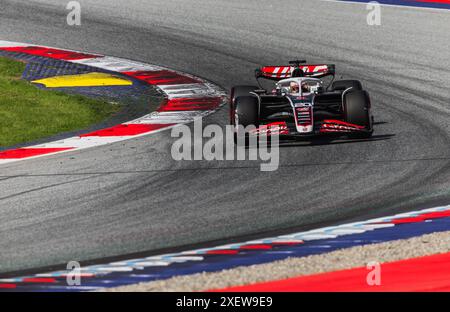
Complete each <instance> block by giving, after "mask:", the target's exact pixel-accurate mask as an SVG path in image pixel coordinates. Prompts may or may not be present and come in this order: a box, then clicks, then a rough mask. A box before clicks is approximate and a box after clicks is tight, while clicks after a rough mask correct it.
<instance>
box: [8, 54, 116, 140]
mask: <svg viewBox="0 0 450 312" xmlns="http://www.w3.org/2000/svg"><path fill="white" fill-rule="evenodd" d="M24 70H25V64H24V63H22V62H18V61H14V60H11V59H7V58H3V57H0V147H6V146H12V145H16V144H20V143H24V142H28V141H33V140H37V139H40V138H45V137H48V136H51V135H55V134H58V133H62V132H66V131H73V130H80V129H83V128H87V127H89V126H90V125H93V124H96V123H99V122H101V121H103V120H105V119H106V118H107V117H109V116H111V114H113V113H115V112H117V111H118V110H119V105H117V104H111V103H108V102H106V101H102V100H98V99H91V98H87V97H84V96H81V95H71V94H65V93H62V92H58V91H49V90H42V89H38V88H37V87H35V86H34V85H32V84H31V83H29V82H27V81H24V80H21V79H20V77H21V75H22V73H23V71H24Z"/></svg>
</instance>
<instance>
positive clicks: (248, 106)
mask: <svg viewBox="0 0 450 312" xmlns="http://www.w3.org/2000/svg"><path fill="white" fill-rule="evenodd" d="M234 104H235V105H234V106H235V109H234V121H235V123H234V125H235V132H234V142H235V144H238V143H239V140H238V136H239V137H244V141H245V145H248V144H249V135H256V134H249V133H247V132H246V131H245V129H243V128H245V127H247V126H250V125H253V126H255V128H257V127H258V126H259V102H258V98H257V97H256V96H252V95H246V96H239V97H236V99H235V102H234ZM239 126H241V127H239Z"/></svg>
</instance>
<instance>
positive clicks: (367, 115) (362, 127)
mask: <svg viewBox="0 0 450 312" xmlns="http://www.w3.org/2000/svg"><path fill="white" fill-rule="evenodd" d="M305 63H306V62H305V61H303V60H296V61H291V62H289V64H290V65H288V66H265V67H262V68H258V69H257V70H256V79H257V82H258V86H236V87H233V88H232V90H231V98H230V121H231V124H232V125H234V126H235V127H234V129H235V134H240V133H239V131H244V132H245V135H249V134H252V133H253V134H257V135H263V134H266V135H270V134H273V133H275V132H277V133H278V134H280V135H283V136H293V137H305V136H315V135H319V134H336V135H345V136H347V137H351V138H368V137H370V136H371V135H372V133H373V117H372V114H371V103H370V97H369V94H368V92H367V91H365V90H363V88H362V85H361V82H359V81H358V80H339V81H335V80H334V77H335V65H326V64H321V65H305ZM325 77H327V78H325ZM260 78H264V79H269V80H273V81H275V88H274V89H273V90H271V91H268V90H266V89H264V88H263V87H262V86H261V82H260V81H259V79H260ZM329 78H331V79H329ZM325 79H329V80H330V81H329V82H328V83H327V86H325V82H324V80H325ZM249 125H254V126H255V127H256V128H255V127H249V128H253V129H251V130H248V128H246V127H248V126H249ZM240 126H242V127H240ZM244 128H246V129H244ZM235 137H236V136H235Z"/></svg>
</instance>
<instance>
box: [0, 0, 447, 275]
mask: <svg viewBox="0 0 450 312" xmlns="http://www.w3.org/2000/svg"><path fill="white" fill-rule="evenodd" d="M63 2H64V1H63ZM80 2H81V5H82V13H83V15H82V26H80V27H70V26H67V24H66V15H67V13H68V11H67V10H66V9H65V3H62V2H61V1H59V0H38V1H33V0H32V1H30V0H1V2H0V38H1V39H2V40H10V41H19V42H29V43H34V44H42V45H49V46H55V47H60V48H67V49H76V50H83V51H89V52H97V53H101V54H105V55H113V56H119V57H124V58H130V59H136V60H140V61H144V62H148V63H153V64H160V65H163V66H167V67H171V68H174V69H178V70H182V71H185V72H189V73H192V74H194V75H198V76H201V77H205V78H206V79H209V80H211V81H213V82H216V83H218V84H219V85H221V86H223V87H224V88H226V89H229V88H230V87H231V86H232V85H236V84H248V83H252V82H253V70H254V69H255V68H256V67H257V66H259V65H264V64H267V65H268V64H283V63H285V62H286V61H288V60H290V59H292V58H297V57H304V58H306V59H308V61H310V62H319V63H322V62H325V63H336V65H337V71H338V73H340V74H341V75H342V76H343V77H344V78H358V79H360V80H362V82H363V84H364V85H365V86H366V89H367V90H368V91H369V92H370V94H371V97H372V102H373V106H374V115H375V118H376V122H377V124H376V126H375V134H374V137H373V139H372V140H369V141H356V142H348V141H343V140H340V141H337V142H327V141H325V140H314V141H305V142H297V143H293V144H288V145H287V146H284V147H283V148H281V150H280V157H281V159H280V168H279V170H277V171H275V172H261V171H260V170H259V168H260V167H259V163H258V162H255V161H236V162H229V161H222V162H206V161H192V162H188V161H185V162H176V161H173V160H172V158H171V157H170V147H171V142H172V141H173V140H174V139H172V138H171V137H170V131H169V132H167V131H166V132H162V133H158V134H155V135H151V136H146V137H142V138H138V139H134V140H129V141H125V142H119V143H116V144H112V145H107V146H102V147H99V148H93V149H87V150H82V151H79V152H73V153H65V154H61V155H55V156H50V157H44V158H40V159H35V160H28V161H23V162H18V163H13V164H9V165H3V166H1V167H0V211H1V213H0V272H3V273H5V272H11V271H18V270H25V269H31V268H38V267H44V266H50V265H58V264H63V263H66V262H68V261H70V260H78V261H86V260H93V259H101V258H105V257H115V256H119V255H125V254H130V253H138V252H151V251H156V250H158V249H162V248H176V249H183V246H186V245H190V244H197V245H201V244H203V243H208V242H212V241H214V240H226V241H234V240H239V239H242V238H243V237H247V236H255V237H257V236H258V235H259V236H262V235H265V234H267V233H269V232H276V233H283V232H286V233H288V232H289V231H290V230H292V229H296V230H299V229H308V228H311V227H314V226H317V225H319V224H320V225H328V224H329V225H331V224H337V223H340V222H347V221H351V220H359V219H367V218H369V217H376V216H383V215H388V214H394V213H398V212H402V211H408V210H413V209H417V208H428V207H433V206H437V205H440V204H448V203H449V202H450V191H449V190H450V152H449V146H450V123H449V118H450V100H449V98H450V87H449V84H448V82H449V81H450V71H449V70H448V68H449V66H450V61H449V59H450V58H449V56H450V55H449V52H448V51H450V40H449V39H450V33H449V17H450V16H449V14H450V13H449V12H448V11H444V10H442V11H435V10H424V9H418V8H406V7H403V8H398V7H383V9H382V25H381V26H368V25H367V23H366V15H367V11H366V6H365V5H364V4H348V3H336V2H323V1H316V0H308V1H294V0H292V1H291V0H286V1H280V2H276V1H267V0H251V1H250V0H249V1H236V0H228V1H219V0H191V1H186V0H172V1H165V0H152V1H147V0H133V1H113V0H83V1H80ZM227 120H228V110H227V109H226V108H223V109H222V110H220V111H219V112H217V113H215V114H213V115H211V116H210V117H208V118H207V119H206V120H205V122H207V123H218V124H221V125H225V124H226V123H227Z"/></svg>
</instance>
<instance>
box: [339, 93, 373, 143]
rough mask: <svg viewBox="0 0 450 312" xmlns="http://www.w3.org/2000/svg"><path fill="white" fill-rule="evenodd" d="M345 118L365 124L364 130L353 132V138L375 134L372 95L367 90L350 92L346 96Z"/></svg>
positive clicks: (347, 120) (351, 121) (359, 124)
mask: <svg viewBox="0 0 450 312" xmlns="http://www.w3.org/2000/svg"><path fill="white" fill-rule="evenodd" d="M344 120H345V121H346V122H348V123H351V124H354V125H358V126H363V127H364V131H361V132H359V133H352V134H350V135H349V137H351V138H370V137H371V136H372V134H373V121H372V114H371V104H370V97H369V94H368V93H367V91H355V92H349V93H347V94H346V95H345V96H344Z"/></svg>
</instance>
